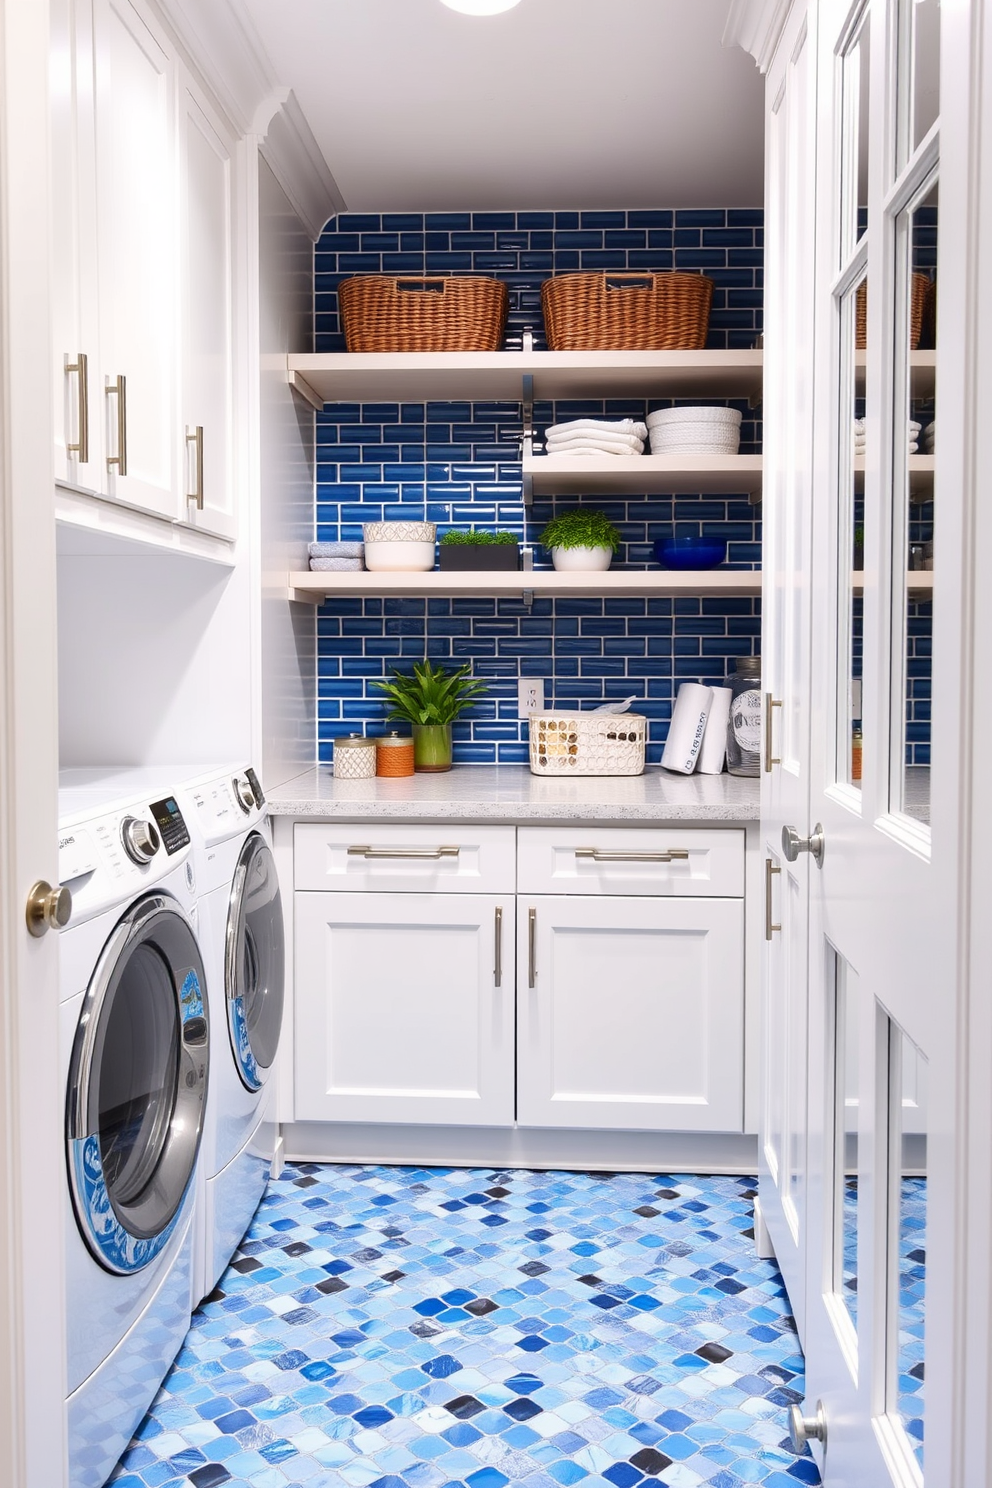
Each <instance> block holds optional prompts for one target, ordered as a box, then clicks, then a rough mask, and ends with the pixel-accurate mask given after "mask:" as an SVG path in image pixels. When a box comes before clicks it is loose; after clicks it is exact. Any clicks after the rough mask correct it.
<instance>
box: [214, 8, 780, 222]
mask: <svg viewBox="0 0 992 1488" xmlns="http://www.w3.org/2000/svg"><path fill="white" fill-rule="evenodd" d="M239 9H241V10H242V12H245V11H247V13H248V15H249V16H250V18H251V21H252V22H253V23H254V27H255V30H256V32H257V39H258V41H259V43H260V44H261V49H262V50H263V51H264V53H265V55H266V57H267V60H268V63H269V65H270V67H271V72H272V74H273V76H274V78H275V80H276V81H277V82H278V83H279V84H280V85H282V86H285V87H290V88H292V89H293V90H294V92H295V94H296V96H297V99H298V100H299V103H300V105H301V107H302V109H303V112H304V114H305V115H306V118H307V120H308V122H309V124H310V128H311V129H312V130H313V133H314V136H315V138H316V140H317V143H318V145H319V146H320V149H321V151H322V152H323V155H324V157H325V159H326V161H327V164H328V167H329V168H330V170H331V173H332V175H333V176H334V178H335V180H336V182H337V184H338V187H339V189H340V192H341V195H342V197H343V198H344V201H345V202H346V203H347V206H348V208H349V209H350V210H351V211H444V210H447V209H458V208H460V209H466V208H476V209H482V210H486V209H488V210H495V209H500V208H503V209H507V210H512V209H516V210H526V209H540V208H553V207H557V208H569V207H571V208H576V207H579V208H582V207H584V208H596V207H603V208H606V207H618V208H619V207H628V208H635V207H663V206H680V207H692V206H760V205H761V201H762V137H763V134H762V92H763V82H762V79H761V77H760V75H759V74H758V72H757V70H756V68H755V66H754V63H753V62H752V60H751V58H750V57H749V56H747V55H746V54H745V53H744V52H743V51H740V50H738V49H731V48H726V47H724V46H722V45H721V35H722V32H723V28H724V24H725V22H726V19H727V12H728V10H729V0H522V3H521V4H520V5H519V6H518V7H517V8H516V9H515V10H511V11H508V12H505V13H504V14H502V15H495V16H466V15H460V14H457V13H455V12H454V11H451V10H449V9H447V7H446V6H444V5H442V4H441V0H241V4H240V6H239Z"/></svg>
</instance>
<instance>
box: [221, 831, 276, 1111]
mask: <svg viewBox="0 0 992 1488" xmlns="http://www.w3.org/2000/svg"><path fill="white" fill-rule="evenodd" d="M225 972H226V982H227V1012H228V1025H229V1028H230V1032H231V1047H232V1049H233V1051H234V1058H235V1062H236V1064H237V1067H238V1073H239V1074H240V1076H241V1080H242V1083H243V1084H244V1085H245V1086H247V1088H248V1089H249V1090H258V1089H260V1087H261V1085H262V1081H263V1080H264V1079H265V1075H266V1072H267V1071H268V1070H269V1069H270V1067H271V1065H272V1062H273V1060H274V1059H275V1057H276V1050H277V1049H278V1047H279V1032H280V1029H281V1028H282V1007H283V995H284V979H285V948H284V940H283V921H282V900H281V899H280V897H279V883H278V879H277V877H276V865H275V859H274V858H273V856H272V853H271V852H270V851H269V847H268V844H267V843H266V841H265V839H264V837H261V836H260V835H259V834H258V833H257V832H253V833H252V834H251V836H250V837H249V838H248V839H247V841H246V842H245V845H244V847H243V848H242V850H241V855H240V857H239V858H238V865H237V868H236V869H235V873H234V882H233V885H232V888H231V904H230V908H229V911H228V917H227V946H226V964H225Z"/></svg>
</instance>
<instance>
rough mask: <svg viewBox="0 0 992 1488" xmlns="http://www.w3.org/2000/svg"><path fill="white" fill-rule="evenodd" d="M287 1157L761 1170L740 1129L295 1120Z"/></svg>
mask: <svg viewBox="0 0 992 1488" xmlns="http://www.w3.org/2000/svg"><path fill="white" fill-rule="evenodd" d="M280 1142H281V1143H284V1144H285V1147H284V1150H283V1152H282V1156H283V1157H284V1158H285V1161H287V1162H336V1163H382V1164H384V1165H386V1166H396V1167H411V1166H413V1167H421V1166H423V1167H446V1168H477V1167H481V1168H564V1169H570V1168H571V1169H575V1170H578V1171H581V1172H614V1173H643V1172H662V1173H667V1172H676V1173H732V1174H744V1175H750V1174H756V1173H757V1171H758V1139H757V1137H755V1136H747V1135H743V1134H741V1133H740V1132H715V1133H709V1132H609V1131H564V1130H556V1129H551V1128H524V1127H484V1126H475V1127H467V1126H379V1125H371V1124H368V1125H357V1124H354V1125H353V1124H348V1123H336V1122H323V1121H297V1122H293V1123H291V1124H289V1125H287V1126H284V1127H283V1128H282V1137H281V1139H280Z"/></svg>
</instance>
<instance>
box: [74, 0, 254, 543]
mask: <svg viewBox="0 0 992 1488" xmlns="http://www.w3.org/2000/svg"><path fill="white" fill-rule="evenodd" d="M52 109H53V121H52V155H53V161H52V167H53V213H54V218H55V221H56V223H57V225H58V228H59V230H58V231H57V232H56V234H55V264H54V275H53V278H54V285H53V296H54V316H53V332H54V341H53V348H52V356H53V374H54V380H55V397H54V423H55V429H54V443H55V476H56V480H58V481H59V482H61V483H62V484H64V485H68V486H71V487H74V488H75V489H77V490H81V491H84V492H90V493H93V494H95V495H97V496H99V497H101V498H102V499H103V500H110V501H113V502H114V503H115V504H118V505H121V506H124V507H128V508H130V509H132V510H134V511H136V512H139V513H145V514H150V515H153V516H155V517H158V518H164V519H165V520H167V521H169V522H170V523H175V522H179V523H181V524H183V525H188V526H191V527H195V528H197V529H199V530H201V531H203V532H205V533H208V534H211V535H214V536H218V537H223V538H228V539H230V538H233V537H234V535H235V523H234V499H233V488H234V481H233V470H232V465H233V456H232V440H233V416H232V404H233V331H232V326H233V319H234V301H233V272H232V192H233V179H232V178H233V159H234V142H233V139H232V137H231V136H230V135H229V134H228V133H226V131H225V129H224V126H223V125H222V124H221V122H220V121H219V120H218V119H217V118H216V117H215V116H214V115H213V114H212V113H211V112H210V109H209V105H208V104H207V103H206V101H205V100H203V99H202V98H200V97H199V95H198V94H197V92H196V90H195V87H194V85H193V83H192V82H191V80H190V79H189V78H188V77H187V75H186V73H185V70H184V68H183V65H182V63H181V62H180V60H179V58H178V57H177V56H176V55H175V53H174V51H173V49H172V46H171V43H170V42H169V40H168V38H167V37H166V35H165V34H164V32H161V31H160V30H159V28H158V26H157V24H156V22H155V20H154V18H153V17H152V16H151V15H150V14H149V13H147V12H146V11H145V10H144V9H143V8H142V7H141V6H140V3H132V0H77V3H74V4H71V5H70V4H69V0H55V5H54V7H53V19H52ZM197 431H200V432H199V433H198V432H197ZM187 436H188V437H187Z"/></svg>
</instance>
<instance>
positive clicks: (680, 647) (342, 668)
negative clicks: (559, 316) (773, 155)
mask: <svg viewBox="0 0 992 1488" xmlns="http://www.w3.org/2000/svg"><path fill="white" fill-rule="evenodd" d="M762 231H763V214H762V213H761V212H760V211H744V210H740V209H735V210H730V211H725V210H723V209H712V210H705V211H697V210H692V211H679V210H675V211H673V210H661V209H659V210H658V211H650V212H648V211H637V212H582V213H578V212H533V211H532V212H520V213H511V212H476V213H465V212H452V213H438V212H429V213H426V214H424V215H423V216H421V215H420V214H417V213H403V214H389V213H387V214H384V215H382V216H378V215H375V214H371V213H345V214H343V215H341V216H339V217H337V218H332V219H331V221H330V222H329V223H328V224H327V226H326V228H325V230H324V232H323V234H322V236H321V238H320V239H319V241H318V243H317V247H316V252H315V349H316V350H317V351H343V350H344V349H345V347H344V338H343V335H342V334H341V330H340V325H339V321H338V307H337V286H338V284H339V283H340V281H341V280H342V279H343V278H347V277H348V275H350V274H354V273H379V272H383V273H389V272H393V273H414V274H422V273H429V272H444V273H478V274H491V275H495V276H496V277H497V278H500V279H503V280H504V281H505V282H506V283H507V285H508V287H509V297H510V314H509V325H508V335H510V336H512V335H514V334H519V332H520V331H521V330H522V329H524V328H528V329H530V330H532V331H533V332H534V336H535V345H536V346H537V347H538V348H543V347H544V345H545V341H544V335H543V322H542V319H541V309H540V287H541V283H542V281H543V280H544V279H546V278H548V277H549V276H550V275H552V274H554V273H564V272H568V271H571V270H578V269H590V268H609V269H618V270H621V269H626V270H638V271H643V270H646V269H655V270H667V269H672V268H678V269H702V270H703V271H704V272H705V273H706V274H708V275H709V277H710V278H712V279H713V280H714V282H715V289H714V295H713V308H712V313H711V316H710V330H709V337H708V340H707V346H708V347H710V348H714V349H721V348H747V347H751V346H753V345H754V343H755V339H756V337H757V336H758V335H759V334H760V332H761V328H762V284H763V281H762V263H763V249H762ZM667 401H669V400H663V399H655V400H652V401H651V402H650V403H648V404H646V403H644V402H643V401H639V400H633V401H631V400H627V399H624V400H610V401H605V402H597V401H588V400H586V401H583V402H559V403H556V404H552V403H539V404H537V406H536V408H535V414H536V421H537V427H538V429H539V430H543V429H544V428H545V427H546V426H547V425H548V424H550V423H553V422H558V421H561V420H563V419H568V418H578V417H609V418H624V417H633V418H643V417H644V415H645V413H646V412H647V411H648V409H649V408H655V407H663V406H666V402H667ZM685 401H687V402H693V401H697V402H698V401H699V400H698V399H691V398H689V399H686V400H685ZM733 406H735V407H738V408H740V410H741V412H742V415H743V424H742V443H741V451H742V453H759V452H760V450H761V422H760V409H753V408H750V407H749V406H748V405H747V403H746V402H743V403H736V404H734V405H733ZM520 424H521V409H520V405H519V404H517V403H474V404H473V403H445V404H440V403H428V404H403V405H397V404H372V403H365V404H357V403H356V404H344V403H337V404H329V405H327V406H326V407H325V408H324V410H323V412H321V413H319V414H318V415H317V451H316V456H317V503H316V528H315V536H316V537H318V538H320V539H324V540H328V539H330V540H333V539H337V538H343V539H350V538H360V537H361V528H362V524H363V523H364V522H368V521H379V520H387V521H388V520H400V519H415V520H416V519H424V520H429V521H433V522H437V524H438V528H439V536H440V535H441V534H443V532H444V531H445V530H447V529H448V528H450V527H452V526H460V527H465V526H475V527H480V528H490V529H492V528H496V527H499V528H505V529H509V530H511V531H513V532H515V533H516V534H517V535H518V537H519V538H520V539H521V540H524V541H526V542H528V543H529V544H531V545H533V546H534V549H535V554H534V556H535V566H536V567H538V568H547V567H549V566H550V559H549V556H548V555H547V554H546V553H545V552H544V551H543V550H542V549H541V548H540V547H539V546H537V538H538V535H539V534H540V532H541V530H542V529H543V527H544V526H545V524H546V523H547V521H548V520H549V519H550V518H551V516H552V515H554V514H555V512H556V511H560V510H563V509H565V508H567V507H569V506H572V505H574V504H575V502H576V500H577V499H578V500H584V501H587V502H588V503H589V504H590V505H593V506H595V507H596V508H598V509H600V510H602V511H605V512H606V513H607V514H608V515H609V517H610V518H611V520H612V521H613V522H614V523H615V524H616V525H617V527H618V528H619V529H620V533H621V536H622V539H623V547H622V548H621V550H620V552H619V553H618V554H617V556H616V558H615V560H614V565H615V566H620V567H628V568H630V567H633V568H651V567H654V558H653V547H652V545H653V543H654V541H655V540H656V539H657V538H659V537H665V536H671V535H673V534H677V535H679V536H683V535H690V534H701V535H712V536H719V537H721V538H724V539H726V540H727V543H728V565H729V566H730V567H733V568H740V569H752V568H757V567H760V563H761V521H760V516H761V508H760V506H758V507H755V506H752V505H751V504H750V502H749V499H748V497H747V495H746V494H740V493H737V494H735V493H733V492H727V493H726V494H721V495H720V496H712V495H707V496H702V495H679V496H669V495H661V496H659V495H650V496H649V495H640V496H627V495H625V496H623V497H613V496H610V497H605V496H600V497H585V498H582V497H580V498H576V497H574V496H568V497H564V496H561V497H554V498H551V497H537V498H536V499H535V504H534V506H533V508H532V509H530V510H529V511H528V510H525V508H524V506H523V494H522V481H521V467H520V457H519V442H518V441H519V430H520ZM759 617H760V604H759V601H758V600H757V599H754V600H752V599H741V598H726V599H696V598H686V599H680V600H679V601H677V602H676V603H673V602H672V601H671V600H670V599H622V600H621V599H602V600H597V599H590V600H556V601H552V600H541V599H539V600H537V601H536V602H535V603H534V605H533V608H532V609H527V608H526V607H525V606H524V604H523V602H522V601H520V600H511V599H495V598H493V597H491V596H487V595H486V594H485V593H484V590H483V589H481V588H480V593H479V595H478V597H477V598H473V599H453V600H442V599H438V600H430V601H427V600H423V599H403V600H399V599H398V600H379V599H365V600H362V599H331V600H327V601H326V602H325V603H324V604H323V605H321V607H320V609H319V610H318V618H317V644H318V722H317V728H318V756H319V759H320V760H321V761H325V762H326V761H328V760H330V758H331V756H332V750H333V740H334V738H335V737H337V736H338V735H340V734H345V733H350V732H355V731H366V732H368V733H380V732H383V731H384V730H385V728H386V727H387V725H386V722H385V719H384V715H383V708H382V703H381V700H380V698H379V695H378V693H377V692H376V690H375V689H374V688H372V687H370V685H369V684H370V683H371V682H372V681H374V680H376V679H378V678H381V677H383V676H386V675H388V671H389V668H390V667H391V666H393V665H400V666H407V667H408V666H409V665H411V664H412V663H413V662H414V661H416V660H418V659H420V658H421V657H423V656H424V655H427V656H430V657H431V658H432V659H433V660H436V661H441V662H445V663H447V664H448V665H459V664H461V663H462V662H468V663H470V664H471V666H472V668H473V671H474V673H475V674H476V675H477V676H479V677H481V678H483V679H484V680H485V681H486V682H487V684H488V686H489V693H488V696H487V697H486V698H485V699H483V700H482V701H481V702H480V703H478V704H477V705H476V706H475V707H474V708H473V709H472V710H471V711H469V712H467V713H466V714H464V715H463V718H462V720H461V721H460V722H459V723H458V724H457V725H456V727H455V745H456V748H455V758H456V761H457V762H459V763H463V764H468V763H479V764H493V763H504V764H506V763H524V762H525V761H526V759H527V725H526V723H525V722H523V721H521V720H520V719H518V717H517V682H518V679H519V678H520V677H522V676H523V677H528V676H530V677H541V678H543V679H544V680H545V697H546V700H547V702H548V703H549V704H550V703H551V702H552V701H553V702H554V703H555V704H556V705H557V706H560V707H578V706H586V707H590V706H595V705H596V704H598V703H601V702H604V701H607V700H609V699H619V698H625V697H628V696H630V695H631V694H633V695H634V696H635V697H636V698H637V703H636V706H637V708H638V710H639V711H641V712H643V713H645V714H646V715H647V717H648V719H649V745H648V759H649V761H652V762H657V761H658V760H659V759H660V757H661V752H662V748H663V746H664V740H665V737H666V734H667V731H668V724H669V721H670V718H671V710H672V703H673V700H674V693H675V690H676V688H677V687H678V685H679V683H680V682H683V681H695V680H700V681H703V682H709V683H721V682H724V681H725V680H726V678H727V676H728V673H730V672H732V671H733V667H734V658H735V657H737V656H739V655H750V654H751V653H752V651H757V650H759V649H760V646H759V638H760V618H759Z"/></svg>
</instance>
